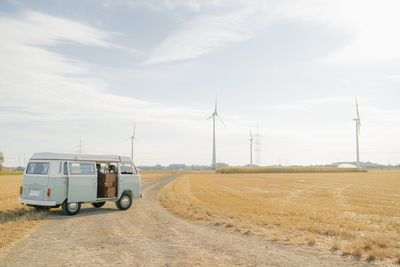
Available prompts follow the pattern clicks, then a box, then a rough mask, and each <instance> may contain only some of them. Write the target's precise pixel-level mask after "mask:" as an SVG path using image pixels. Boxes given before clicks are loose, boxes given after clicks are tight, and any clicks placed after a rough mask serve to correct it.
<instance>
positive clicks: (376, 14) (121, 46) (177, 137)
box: [0, 0, 400, 166]
mask: <svg viewBox="0 0 400 267" xmlns="http://www.w3.org/2000/svg"><path fill="white" fill-rule="evenodd" d="M399 9H400V2H399V1H397V0H391V1H389V0H383V1H368V0H347V1H345V0H335V1H333V0H332V1H329V0H328V1H319V0H318V1H317V0H300V1H299V0H280V1H268V0H263V1H259V0H236V1H235V0H233V1H232V0H230V1H227V0H204V1H196V0H158V1H154V0H143V1H141V0H138V1H134V0H132V1H127V0H103V1H89V0H82V1H61V0H52V1H50V0H47V1H46V0H38V1H19V0H3V1H1V2H0V38H1V42H0V59H1V60H0V151H1V152H2V153H3V154H4V156H5V165H6V166H17V165H23V164H24V162H27V160H28V158H29V157H30V155H32V153H35V152H62V153H77V152H78V151H79V149H80V148H79V143H80V141H81V143H82V147H81V150H82V151H83V153H86V154H118V155H126V156H129V155H130V153H131V150H130V149H131V146H130V139H129V137H130V136H131V135H132V131H133V124H134V122H136V141H135V142H134V161H135V163H136V164H137V165H154V164H163V165H168V164H174V163H185V164H189V165H191V164H203V165H209V164H211V160H212V121H211V120H207V118H208V117H209V116H210V115H211V114H212V112H213V109H214V101H215V98H216V96H217V98H218V113H219V115H220V117H221V118H222V120H223V122H224V124H222V123H221V122H219V121H217V125H216V127H217V128H216V132H217V137H216V138H217V162H224V163H228V164H231V165H245V164H248V163H249V161H250V159H249V158H250V151H249V138H250V136H249V131H250V130H251V131H252V132H253V133H254V135H257V140H256V143H257V145H255V148H257V152H256V151H254V157H255V158H256V163H257V164H259V165H274V164H283V165H309V164H329V163H332V162H344V161H355V158H356V153H355V151H356V148H355V138H356V132H355V122H354V121H353V119H354V118H355V117H356V110H355V98H356V97H357V99H358V104H359V112H360V117H361V132H360V158H361V161H371V162H377V163H382V164H400V138H399V136H400V103H399V101H400V89H399V86H400V49H399V47H400V35H399V34H398V25H400V16H398V10H399Z"/></svg>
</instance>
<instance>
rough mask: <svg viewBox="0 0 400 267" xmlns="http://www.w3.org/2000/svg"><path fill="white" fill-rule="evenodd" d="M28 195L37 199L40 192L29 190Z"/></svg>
mask: <svg viewBox="0 0 400 267" xmlns="http://www.w3.org/2000/svg"><path fill="white" fill-rule="evenodd" d="M29 195H30V196H33V197H38V196H39V195H40V191H39V190H31V191H29Z"/></svg>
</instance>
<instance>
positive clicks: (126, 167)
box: [120, 163, 134, 174]
mask: <svg viewBox="0 0 400 267" xmlns="http://www.w3.org/2000/svg"><path fill="white" fill-rule="evenodd" d="M120 168H121V174H133V173H134V171H133V167H132V164H130V163H121V165H120Z"/></svg>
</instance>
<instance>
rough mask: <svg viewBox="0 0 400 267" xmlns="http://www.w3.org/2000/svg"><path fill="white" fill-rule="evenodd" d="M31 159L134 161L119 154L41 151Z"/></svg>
mask: <svg viewBox="0 0 400 267" xmlns="http://www.w3.org/2000/svg"><path fill="white" fill-rule="evenodd" d="M31 159H48V160H81V161H96V162H132V159H131V158H130V157H121V156H117V155H82V154H66V153H52V152H40V153H35V154H33V155H32V157H31Z"/></svg>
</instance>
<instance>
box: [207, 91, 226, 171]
mask: <svg viewBox="0 0 400 267" xmlns="http://www.w3.org/2000/svg"><path fill="white" fill-rule="evenodd" d="M216 117H218V119H219V120H220V121H221V123H222V124H224V122H223V121H222V119H221V118H220V116H219V115H218V112H217V97H215V108H214V112H213V113H212V114H211V116H210V117H209V118H208V119H207V120H209V119H211V118H212V119H213V155H212V163H211V167H212V168H213V169H214V170H215V169H216V168H217V152H216V148H215V118H216Z"/></svg>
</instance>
